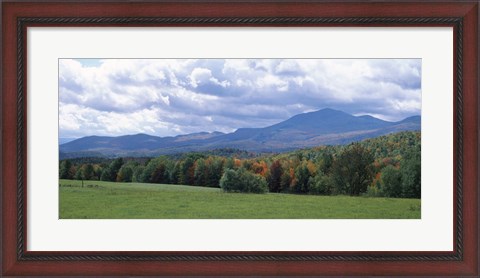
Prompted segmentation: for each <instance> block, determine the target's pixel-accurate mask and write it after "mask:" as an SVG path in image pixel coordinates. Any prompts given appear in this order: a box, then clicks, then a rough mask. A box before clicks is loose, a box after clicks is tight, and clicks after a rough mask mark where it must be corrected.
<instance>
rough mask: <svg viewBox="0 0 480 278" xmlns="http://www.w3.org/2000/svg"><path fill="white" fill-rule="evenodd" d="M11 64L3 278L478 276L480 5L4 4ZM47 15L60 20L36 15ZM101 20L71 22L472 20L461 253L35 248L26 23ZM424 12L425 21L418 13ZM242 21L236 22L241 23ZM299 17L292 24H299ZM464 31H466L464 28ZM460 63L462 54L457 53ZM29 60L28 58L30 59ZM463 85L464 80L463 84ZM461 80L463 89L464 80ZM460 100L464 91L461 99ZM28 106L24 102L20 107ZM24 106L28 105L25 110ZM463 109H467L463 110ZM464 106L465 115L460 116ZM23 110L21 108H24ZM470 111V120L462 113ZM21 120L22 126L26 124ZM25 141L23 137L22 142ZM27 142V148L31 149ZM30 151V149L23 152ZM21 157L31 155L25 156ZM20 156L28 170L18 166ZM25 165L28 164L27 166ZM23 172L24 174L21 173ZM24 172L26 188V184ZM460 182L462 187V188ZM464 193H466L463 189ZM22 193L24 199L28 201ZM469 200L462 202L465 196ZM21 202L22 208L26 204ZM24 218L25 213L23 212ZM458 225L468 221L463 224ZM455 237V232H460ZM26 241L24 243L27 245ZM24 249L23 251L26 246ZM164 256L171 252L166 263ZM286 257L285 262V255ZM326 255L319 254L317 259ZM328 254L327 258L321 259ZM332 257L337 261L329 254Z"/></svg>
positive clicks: (466, 24)
mask: <svg viewBox="0 0 480 278" xmlns="http://www.w3.org/2000/svg"><path fill="white" fill-rule="evenodd" d="M2 8H3V14H2V32H3V41H2V45H3V50H2V56H3V61H2V63H3V64H2V65H3V69H4V71H3V72H2V78H3V84H2V127H3V129H2V152H3V157H2V162H1V163H2V165H1V167H2V171H3V176H2V217H3V219H2V264H3V265H2V274H3V275H15V276H17V275H47V276H51V275H129V276H132V275H282V276H286V275H292V276H298V275H432V276H440V275H456V276H469V275H470V276H472V275H478V259H479V253H478V252H479V250H478V215H479V214H478V170H479V168H478V154H479V150H478V142H479V141H478V124H479V122H478V107H479V103H478V3H477V2H475V1H472V2H462V3H431V2H428V3H229V4H227V3H162V4H159V3H157V4H156V3H125V2H123V3H87V2H84V3H81V2H80V3H29V2H17V3H3V4H2ZM40 17H47V18H50V20H48V19H45V21H44V22H41V20H32V21H31V22H28V18H37V19H38V18H40ZM68 17H77V18H81V17H83V18H85V17H91V18H92V20H91V21H89V22H88V23H85V21H83V23H82V21H81V20H79V21H78V22H76V23H72V22H71V21H70V24H69V26H123V25H125V24H128V26H144V25H148V26H151V24H154V25H156V26H157V25H167V26H172V25H182V26H185V25H189V26H190V25H191V26H198V23H197V22H195V21H192V22H191V23H188V22H187V23H178V22H177V23H175V22H174V23H173V24H172V23H165V22H164V23H161V24H158V23H151V22H150V23H148V22H145V21H144V22H142V21H131V22H129V21H128V20H125V22H123V23H118V22H117V23H115V22H102V19H105V18H106V17H108V18H113V17H119V18H126V17H128V18H132V17H138V18H159V17H176V18H178V17H183V18H198V17H202V18H214V17H215V18H240V19H241V18H262V17H269V18H273V19H275V18H277V19H278V18H280V17H285V18H295V17H297V18H328V17H333V18H367V19H368V18H371V17H374V18H400V17H402V18H411V19H412V20H410V21H407V23H406V22H402V21H401V19H398V20H392V21H391V22H390V23H386V22H383V23H382V21H378V22H375V21H369V20H366V21H365V22H364V23H362V22H360V21H358V20H357V21H355V20H353V21H346V22H342V21H341V20H334V21H332V22H323V23H318V22H315V21H314V22H313V23H312V22H307V21H305V20H304V21H301V22H299V23H295V24H293V23H292V21H285V22H283V21H280V22H278V21H277V22H276V21H272V23H268V22H267V23H266V22H265V21H260V22H255V21H252V22H251V23H245V22H244V23H243V24H242V25H241V26H246V25H248V26H258V25H262V26H264V25H272V26H299V24H300V25H302V26H319V25H321V26H360V25H361V26H405V25H408V26H438V25H442V26H443V25H447V26H455V28H459V27H458V26H459V25H458V24H456V23H454V21H455V20H454V21H449V22H447V21H448V20H445V22H441V21H439V22H434V21H432V20H430V21H428V20H427V21H425V22H422V20H423V19H425V18H432V17H436V18H450V19H451V18H457V19H459V20H460V21H461V22H462V24H461V28H462V34H463V36H462V38H460V39H461V40H460V41H458V38H456V40H455V42H456V43H459V44H460V47H458V45H457V47H455V49H456V51H457V54H459V51H460V52H461V53H460V54H461V55H462V57H463V59H461V65H459V67H460V68H461V70H460V72H461V73H462V74H461V76H460V77H461V78H459V76H458V75H455V83H456V84H455V85H454V91H457V90H458V88H461V91H462V98H461V99H460V100H461V103H458V99H455V101H454V103H455V105H457V106H458V105H460V106H461V107H456V109H455V111H457V112H456V114H455V119H454V123H456V124H457V125H458V123H459V119H460V121H461V126H462V129H461V130H460V133H459V134H456V135H455V142H457V140H459V139H460V140H461V142H462V145H461V146H460V148H461V149H462V150H463V151H461V152H459V150H458V148H457V147H456V146H455V148H456V149H455V150H456V153H461V154H462V157H458V158H457V159H456V160H455V163H461V164H462V168H461V169H462V172H461V173H457V172H455V169H453V170H454V173H455V174H454V176H455V179H456V180H457V181H458V180H460V178H461V181H462V187H461V191H460V192H459V191H455V196H457V195H458V194H461V197H462V198H460V199H458V198H457V199H456V200H455V206H456V207H455V208H454V209H457V205H459V207H458V209H459V211H457V210H455V211H454V212H455V213H454V215H455V216H456V217H457V218H456V219H458V217H459V216H460V217H461V219H462V220H463V221H462V224H463V225H461V230H460V231H458V233H459V234H456V235H455V236H456V239H458V238H457V236H460V237H461V239H462V242H463V244H462V245H461V250H460V251H461V252H460V253H459V250H458V248H457V247H456V250H455V252H441V253H440V252H277V253H273V254H272V252H248V253H245V252H168V253H162V252H28V251H27V250H25V242H26V241H25V240H26V239H24V240H18V237H19V236H21V235H19V232H18V231H19V228H20V230H22V229H23V231H26V224H27V223H26V221H25V219H26V217H25V216H26V202H23V200H24V199H23V197H24V196H25V194H26V192H25V190H26V179H27V178H28V177H27V176H26V159H27V153H26V151H22V150H26V146H25V144H26V136H27V134H26V132H25V133H23V134H21V133H20V134H19V133H18V132H19V130H20V132H22V130H23V131H26V127H27V124H28V123H27V122H26V113H27V109H22V107H26V106H25V105H26V103H25V99H26V94H25V93H26V92H25V91H23V92H24V94H23V98H22V99H19V98H18V94H17V92H18V89H19V88H18V87H17V86H18V84H19V79H23V81H24V82H23V83H22V84H23V85H24V86H25V87H26V85H27V84H26V71H25V70H24V68H25V66H26V63H27V61H25V64H23V65H24V68H17V65H18V63H17V58H18V57H19V56H22V55H23V56H24V57H26V53H25V52H24V51H25V49H23V50H22V51H21V53H18V51H19V46H18V44H24V45H25V44H26V42H25V41H24V38H21V40H20V42H17V41H18V39H19V37H18V36H17V34H18V33H17V24H18V22H19V20H20V19H23V24H24V25H23V27H22V28H26V26H64V25H65V23H64V22H62V21H61V19H62V18H68ZM415 19H416V20H415ZM232 22H233V23H232ZM289 22H290V24H289ZM202 26H238V22H235V20H233V21H231V20H230V21H228V20H226V21H224V22H223V23H218V22H212V23H208V24H204V25H202ZM456 30H458V29H456ZM454 62H455V65H456V66H457V63H458V60H456V59H455V61H454ZM20 64H21V63H20ZM458 82H460V84H457V83H458ZM458 85H460V87H459V86H458ZM453 97H455V96H453ZM19 106H20V107H19ZM19 108H20V109H19ZM459 108H460V109H459ZM458 111H460V113H461V115H459V114H458ZM19 113H20V114H19ZM459 116H460V117H459ZM19 121H20V122H21V123H22V124H20V125H21V128H20V129H19V128H18V123H19ZM19 139H20V140H19ZM22 144H23V148H22V147H21V146H22ZM19 150H20V153H19ZM18 158H22V159H21V160H18ZM17 163H20V166H21V167H17ZM17 169H21V170H22V172H21V173H19V172H18V171H17ZM19 174H20V175H19ZM19 178H20V179H22V181H23V184H24V186H23V187H22V188H20V192H19V191H17V190H18V189H19V188H17V183H18V181H19ZM455 188H456V189H458V187H455ZM457 197H458V196H457ZM17 198H20V202H19V201H18V199H17ZM459 200H460V203H459V202H458V201H459ZM19 204H20V206H19ZM19 215H20V216H21V217H19ZM456 228H458V227H457V226H456ZM454 234H455V233H454ZM19 243H20V246H19ZM18 250H20V252H18ZM162 256H163V258H165V259H163V260H162ZM282 258H283V259H282ZM315 258H317V259H315ZM320 258H323V259H320ZM329 258H330V259H329Z"/></svg>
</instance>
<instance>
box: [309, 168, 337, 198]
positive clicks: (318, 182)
mask: <svg viewBox="0 0 480 278" xmlns="http://www.w3.org/2000/svg"><path fill="white" fill-rule="evenodd" d="M308 184H309V185H308V187H309V189H310V194H316V195H331V194H332V190H333V188H332V185H331V184H332V181H331V180H330V178H329V177H328V176H326V175H324V174H323V173H321V172H320V173H318V174H317V175H316V176H315V177H310V178H309V179H308Z"/></svg>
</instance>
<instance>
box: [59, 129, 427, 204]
mask: <svg viewBox="0 0 480 278" xmlns="http://www.w3.org/2000/svg"><path fill="white" fill-rule="evenodd" d="M59 178H60V179H70V180H82V181H88V180H101V181H113V182H124V183H129V182H137V183H159V184H179V185H191V186H202V187H217V188H218V187H219V188H222V189H223V190H224V191H225V192H248V193H266V192H275V193H290V194H312V195H350V196H369V197H392V198H420V197H421V134H420V132H413V131H404V132H398V133H393V134H390V135H385V136H380V137H377V138H373V139H367V140H364V141H360V142H355V143H351V144H348V145H332V146H319V147H314V148H307V149H300V150H296V151H292V152H288V153H280V154H254V153H248V152H245V151H241V150H232V149H222V150H214V151H210V152H202V153H185V154H181V155H172V156H160V157H154V158H137V157H118V158H115V159H105V158H78V159H65V160H61V161H60V164H59Z"/></svg>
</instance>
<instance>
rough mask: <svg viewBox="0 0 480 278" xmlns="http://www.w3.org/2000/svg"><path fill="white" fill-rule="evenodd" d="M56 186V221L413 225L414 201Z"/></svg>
mask: <svg viewBox="0 0 480 278" xmlns="http://www.w3.org/2000/svg"><path fill="white" fill-rule="evenodd" d="M81 184H82V183H81V181H72V180H60V219H84V218H86V219H176V218H178V219H407V218H408V219H419V218H420V200H419V199H393V198H366V197H349V196H314V195H293V194H275V193H268V194H243V193H224V192H223V191H221V190H220V189H218V188H207V187H194V186H184V185H170V184H145V183H114V182H100V181H85V182H84V187H82V186H81Z"/></svg>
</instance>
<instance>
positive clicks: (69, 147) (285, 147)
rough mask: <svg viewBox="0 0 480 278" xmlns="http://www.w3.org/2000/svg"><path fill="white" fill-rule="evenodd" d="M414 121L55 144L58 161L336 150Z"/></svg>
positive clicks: (298, 118) (311, 120) (300, 122)
mask: <svg viewBox="0 0 480 278" xmlns="http://www.w3.org/2000/svg"><path fill="white" fill-rule="evenodd" d="M420 129H421V118H420V116H412V117H409V118H406V119H404V120H402V121H398V122H388V121H384V120H381V119H378V118H375V117H372V116H368V115H364V116H353V115H350V114H348V113H345V112H342V111H338V110H334V109H330V108H326V109H322V110H318V111H315V112H309V113H303V114H298V115H295V116H293V117H291V118H289V119H287V120H285V121H282V122H279V123H277V124H274V125H271V126H267V127H263V128H239V129H237V130H236V131H235V132H232V133H222V132H200V133H192V134H186V135H178V136H174V137H158V136H152V135H147V134H136V135H124V136H118V137H109V136H87V137H83V138H79V139H76V140H73V141H70V142H67V143H63V144H60V159H63V158H73V157H86V156H106V157H115V156H156V155H161V154H174V153H183V152H191V151H208V150H213V149H220V148H235V149H241V150H246V151H252V152H285V151H291V150H294V149H299V148H306V147H313V146H319V145H339V144H348V143H350V142H354V141H359V140H363V139H367V138H373V137H377V136H381V135H385V134H389V133H394V132H398V131H405V130H420Z"/></svg>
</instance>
